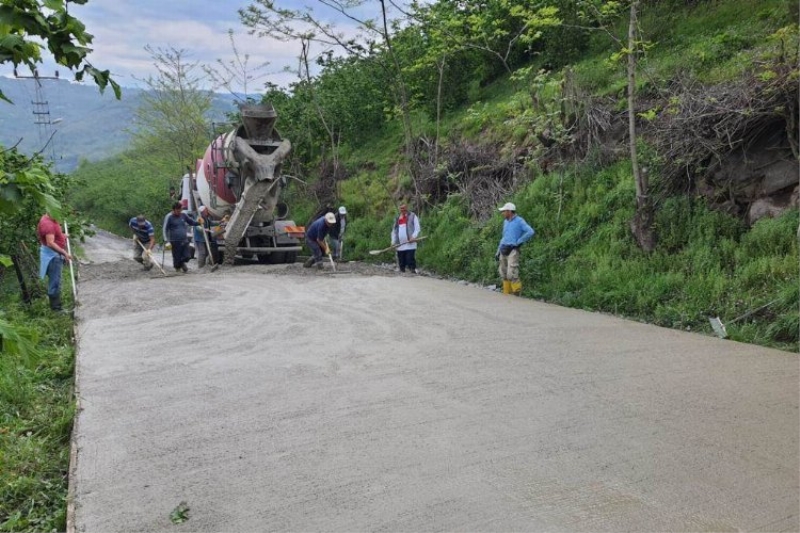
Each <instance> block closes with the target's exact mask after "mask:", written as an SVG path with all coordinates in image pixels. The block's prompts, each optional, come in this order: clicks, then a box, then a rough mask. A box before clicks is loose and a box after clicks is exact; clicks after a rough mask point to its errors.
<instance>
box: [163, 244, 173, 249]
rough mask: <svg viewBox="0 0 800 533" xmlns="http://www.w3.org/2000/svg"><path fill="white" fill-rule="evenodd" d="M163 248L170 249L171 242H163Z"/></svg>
mask: <svg viewBox="0 0 800 533" xmlns="http://www.w3.org/2000/svg"><path fill="white" fill-rule="evenodd" d="M164 249H165V250H172V243H171V242H168V243H167V244H165V245H164Z"/></svg>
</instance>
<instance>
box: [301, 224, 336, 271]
mask: <svg viewBox="0 0 800 533" xmlns="http://www.w3.org/2000/svg"><path fill="white" fill-rule="evenodd" d="M335 224H336V215H334V214H333V213H325V216H322V217H319V218H318V219H316V220H315V221H314V222H312V223H311V225H310V226H309V227H308V229H306V245H307V246H308V249H309V250H311V254H312V255H311V257H309V258H308V260H306V262H305V263H303V266H304V267H306V268H310V267H312V266H314V265H317V268H320V269H321V268H322V256H323V254H324V255H330V253H331V248H330V246H328V243H327V242H326V241H325V237H327V236H328V234H329V233H330V231H331V228H332V227H333V226H334V225H335Z"/></svg>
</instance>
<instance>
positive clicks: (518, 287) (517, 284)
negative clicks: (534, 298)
mask: <svg viewBox="0 0 800 533" xmlns="http://www.w3.org/2000/svg"><path fill="white" fill-rule="evenodd" d="M510 283H511V294H513V295H514V296H521V295H522V282H521V281H512V282H510Z"/></svg>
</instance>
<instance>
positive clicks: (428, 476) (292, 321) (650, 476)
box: [72, 239, 800, 532]
mask: <svg viewBox="0 0 800 533" xmlns="http://www.w3.org/2000/svg"><path fill="white" fill-rule="evenodd" d="M112 245H113V239H112V242H109V243H102V244H98V247H99V248H102V249H103V250H106V251H107V250H108V248H109V247H110V246H112ZM125 245H127V243H125ZM114 246H116V245H114ZM120 250H121V251H124V247H123V248H120ZM87 251H88V253H89V255H90V258H91V257H94V255H93V251H92V244H90V243H87ZM123 255H124V254H123ZM115 257H116V256H114V255H113V254H112V255H111V256H108V257H106V258H105V261H106V262H101V261H95V262H94V263H93V264H86V265H82V267H81V282H80V284H79V297H80V301H81V305H80V307H79V308H78V312H77V316H78V320H79V324H78V334H79V354H78V361H77V374H78V384H79V395H80V408H81V411H80V415H79V417H78V424H77V428H76V442H77V448H78V455H77V463H76V464H75V465H74V471H73V476H72V481H73V484H72V488H73V491H74V494H75V513H74V522H75V527H76V530H77V531H86V532H114V531H176V532H186V531H266V530H278V531H284V530H291V531H737V530H744V531H798V530H799V529H800V524H799V523H798V520H799V519H798V516H799V515H798V499H799V496H798V494H799V491H800V489H798V485H799V482H798V478H799V477H800V474H798V471H799V465H798V455H799V452H798V433H800V428H799V427H798V425H799V424H798V396H800V392H798V356H797V354H791V353H786V352H780V351H776V350H769V349H765V348H760V347H756V346H750V345H744V344H738V343H734V342H730V341H723V340H719V339H715V338H711V337H705V336H701V335H696V334H691V333H685V332H679V331H674V330H668V329H663V328H658V327H653V326H648V325H644V324H639V323H635V322H630V321H625V320H621V319H617V318H613V317H608V316H603V315H599V314H592V313H586V312H581V311H577V310H571V309H564V308H560V307H556V306H552V305H547V304H542V303H538V302H534V301H529V300H521V299H515V298H513V297H510V296H504V295H502V294H498V293H495V292H491V291H486V290H481V289H478V288H471V287H464V286H461V285H458V284H454V283H450V282H446V281H442V280H436V279H431V278H426V277H412V276H407V277H406V276H403V277H401V276H397V275H394V274H393V273H388V274H387V272H386V271H385V270H381V269H375V270H374V271H373V270H372V269H374V267H369V266H366V267H363V270H359V268H358V267H354V270H356V271H354V272H352V273H351V274H349V275H329V274H328V273H326V272H314V271H309V270H306V269H302V268H301V267H300V266H299V265H290V266H266V265H251V266H242V267H233V268H223V269H220V270H219V271H217V272H214V273H207V272H205V273H203V272H190V273H189V274H187V275H174V276H169V277H167V278H165V277H164V276H162V275H161V274H160V273H158V275H156V273H155V272H154V271H150V272H147V273H145V272H143V271H141V269H140V267H139V265H137V264H136V263H133V262H132V261H131V260H130V259H119V260H117V259H115ZM180 502H186V504H187V505H188V507H189V509H190V510H189V513H188V514H189V519H188V520H187V521H186V522H184V523H182V524H173V523H172V522H171V521H170V518H169V515H170V512H171V511H172V510H173V509H174V508H175V507H176V506H177V505H178V504H179V503H180Z"/></svg>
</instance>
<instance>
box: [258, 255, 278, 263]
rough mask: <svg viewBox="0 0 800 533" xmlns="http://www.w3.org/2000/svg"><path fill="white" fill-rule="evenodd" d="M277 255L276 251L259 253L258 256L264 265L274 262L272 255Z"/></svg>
mask: <svg viewBox="0 0 800 533" xmlns="http://www.w3.org/2000/svg"><path fill="white" fill-rule="evenodd" d="M273 255H275V254H274V253H271V254H258V255H257V256H256V258H257V259H258V262H259V263H260V264H262V265H267V264H271V263H272V256H273Z"/></svg>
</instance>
